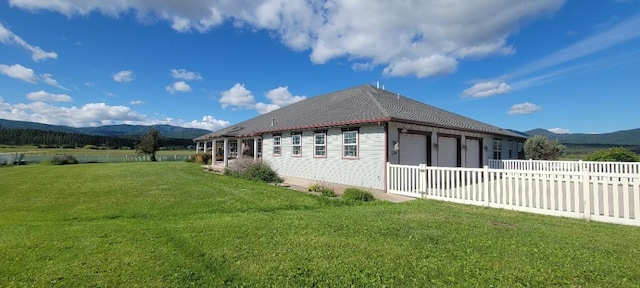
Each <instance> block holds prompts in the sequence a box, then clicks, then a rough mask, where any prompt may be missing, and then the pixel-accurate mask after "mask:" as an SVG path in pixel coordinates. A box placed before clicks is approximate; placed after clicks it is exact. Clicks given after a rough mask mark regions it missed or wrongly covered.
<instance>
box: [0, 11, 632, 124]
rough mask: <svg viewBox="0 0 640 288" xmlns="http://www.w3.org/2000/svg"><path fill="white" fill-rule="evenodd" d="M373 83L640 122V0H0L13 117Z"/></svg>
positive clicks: (197, 107) (529, 116)
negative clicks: (400, 0)
mask: <svg viewBox="0 0 640 288" xmlns="http://www.w3.org/2000/svg"><path fill="white" fill-rule="evenodd" d="M412 2H413V3H412ZM377 83H379V85H380V87H384V88H385V89H387V90H390V91H393V92H396V93H400V94H401V95H404V96H406V97H409V98H413V99H416V100H418V101H421V102H424V103H426V104H429V105H433V106H436V107H439V108H442V109H445V110H448V111H451V112H454V113H458V114H461V115H464V116H467V117H470V118H474V119H476V120H480V121H483V122H486V123H489V124H492V125H496V126H499V127H503V128H509V129H516V130H520V131H527V130H531V129H535V128H544V129H549V130H552V131H555V132H561V133H567V132H570V133H605V132H613V131H618V130H627V129H635V128H640V117H638V114H639V112H638V111H640V1H638V0H626V1H622V0H584V1H581V0H569V1H562V0H539V1H515V0H492V1H488V0H487V1H482V0H477V1H467V0H459V1H454V0H452V1H444V0H424V1H402V2H399V1H386V0H382V1H373V0H368V1H367V0H333V1H315V0H266V1H248V0H245V1H241V0H238V1H223V0H191V1H182V0H164V1H157V0H121V1H102V0H57V1H50V0H8V1H7V0H0V118H4V119H11V120H21V121H33V122H41V123H47V124H55V125H68V126H73V127H87V126H101V125H112V124H140V125H153V124H169V125H175V126H183V127H191V128H204V129H208V130H217V129H220V128H222V127H225V126H228V125H231V124H234V123H237V122H240V121H243V120H246V119H249V118H252V117H255V116H257V115H259V114H260V113H265V112H268V111H271V110H273V109H277V108H279V107H283V106H285V105H288V104H291V103H294V102H296V101H300V100H302V99H305V98H308V97H313V96H318V95H322V94H325V93H329V92H333V91H337V90H341V89H346V88H350V87H354V86H358V85H362V84H372V85H376V84H377Z"/></svg>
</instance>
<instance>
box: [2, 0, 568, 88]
mask: <svg viewBox="0 0 640 288" xmlns="http://www.w3.org/2000/svg"><path fill="white" fill-rule="evenodd" d="M9 3H10V4H11V5H12V6H14V7H18V8H22V9H27V10H51V11H57V12H59V13H62V14H64V15H67V16H69V17H72V16H74V15H85V16H86V15H89V14H91V13H92V12H100V13H102V14H106V15H110V16H113V17H118V16H119V15H122V14H127V13H131V12H133V13H135V14H136V15H137V16H138V17H139V18H141V19H145V18H156V19H161V20H163V21H166V22H168V23H170V26H171V27H172V28H173V29H174V30H176V31H179V32H189V31H199V32H205V31H208V30H210V29H212V28H213V27H216V26H218V25H221V24H223V23H225V22H226V23H232V24H233V25H234V26H235V27H250V28H254V29H264V30H267V31H270V32H272V33H273V35H275V36H277V37H278V38H279V39H280V41H281V42H282V43H284V45H286V46H288V47H289V48H291V49H293V50H296V51H304V50H309V51H310V55H309V57H310V60H311V61H312V62H313V63H317V64H321V63H326V62H327V61H330V60H333V59H338V58H342V59H348V60H349V61H354V62H357V63H358V64H357V65H354V66H353V68H354V69H363V68H367V67H373V66H378V65H381V66H383V67H384V74H385V75H387V76H391V77H396V76H408V75H413V76H416V77H421V78H422V77H430V76H437V75H442V74H448V73H453V72H455V71H456V69H457V64H458V62H459V61H461V60H463V59H466V58H479V57H487V56H491V55H509V54H512V53H514V52H515V47H513V46H512V45H510V44H509V43H508V42H507V39H508V37H509V36H510V35H512V34H513V33H515V32H517V30H518V29H519V27H520V26H521V25H522V24H523V23H526V22H527V21H530V20H532V19H535V18H537V17H540V16H542V15H549V14H553V13H555V12H556V11H557V10H558V9H559V8H560V7H561V6H562V4H563V3H564V1H563V0H539V1H512V0H493V1H467V2H465V3H464V5H462V4H458V5H450V4H449V2H444V1H441V0H425V1H385V0H379V1H354V0H334V1H304V0H263V1H210V0H194V1H186V2H185V1H180V0H165V1H160V2H159V1H152V0H122V1H74V0H58V1H50V0H10V1H9ZM372 15H375V17H372Z"/></svg>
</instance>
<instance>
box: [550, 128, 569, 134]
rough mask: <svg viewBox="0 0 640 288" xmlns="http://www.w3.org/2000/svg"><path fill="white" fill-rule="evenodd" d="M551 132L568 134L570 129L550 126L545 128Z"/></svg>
mask: <svg viewBox="0 0 640 288" xmlns="http://www.w3.org/2000/svg"><path fill="white" fill-rule="evenodd" d="M547 130H549V131H551V132H553V133H556V134H570V133H571V131H569V129H565V128H551V129H547Z"/></svg>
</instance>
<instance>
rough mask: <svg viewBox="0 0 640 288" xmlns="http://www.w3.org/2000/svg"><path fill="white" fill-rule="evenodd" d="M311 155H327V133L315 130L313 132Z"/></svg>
mask: <svg viewBox="0 0 640 288" xmlns="http://www.w3.org/2000/svg"><path fill="white" fill-rule="evenodd" d="M313 156H314V157H327V133H326V132H316V133H315V134H313Z"/></svg>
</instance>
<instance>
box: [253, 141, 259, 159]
mask: <svg viewBox="0 0 640 288" xmlns="http://www.w3.org/2000/svg"><path fill="white" fill-rule="evenodd" d="M253 161H258V138H253Z"/></svg>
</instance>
